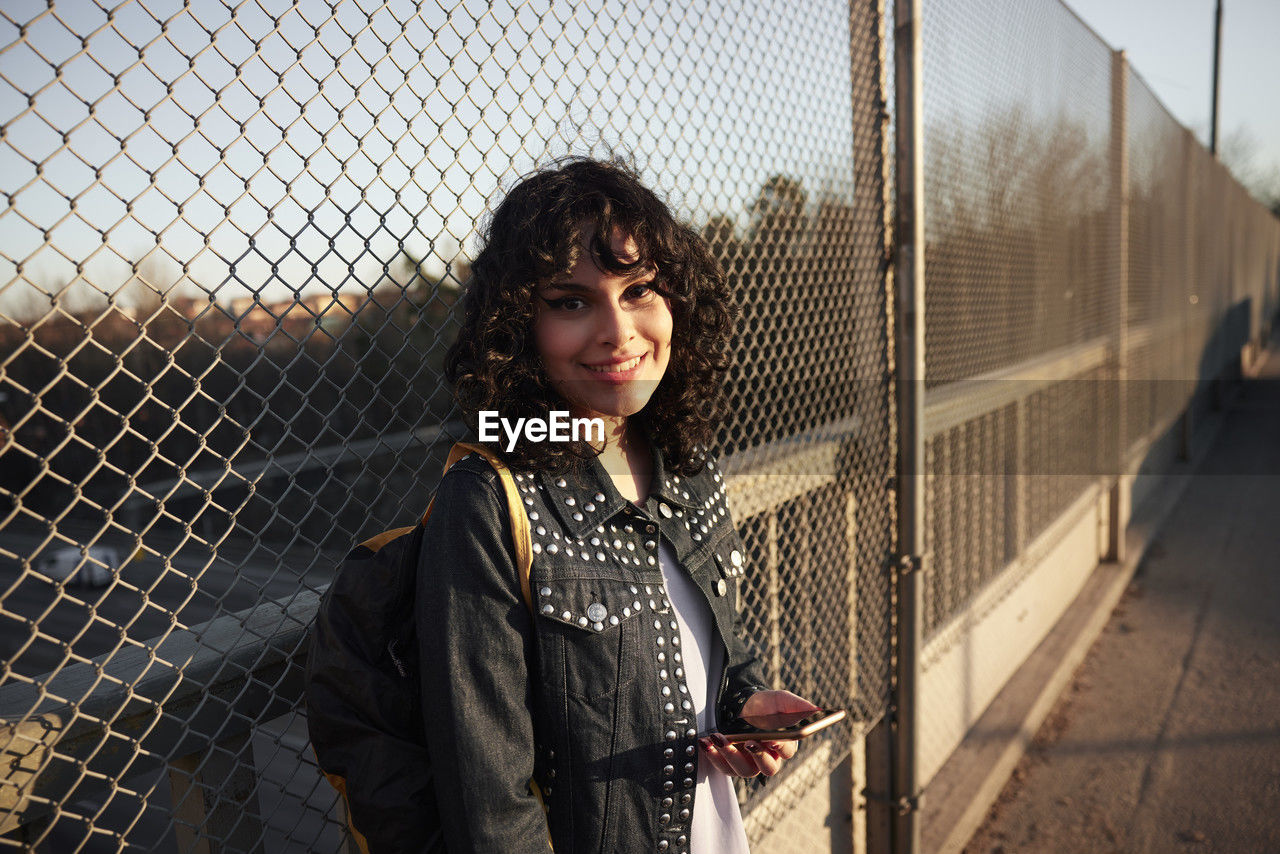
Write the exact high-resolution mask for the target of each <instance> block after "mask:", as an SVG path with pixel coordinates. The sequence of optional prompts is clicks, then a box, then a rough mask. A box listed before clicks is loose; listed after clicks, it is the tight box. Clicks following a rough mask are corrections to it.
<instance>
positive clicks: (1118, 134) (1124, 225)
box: [1101, 50, 1129, 563]
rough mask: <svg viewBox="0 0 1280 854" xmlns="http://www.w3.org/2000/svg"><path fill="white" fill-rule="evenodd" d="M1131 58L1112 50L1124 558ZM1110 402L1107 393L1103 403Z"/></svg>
mask: <svg viewBox="0 0 1280 854" xmlns="http://www.w3.org/2000/svg"><path fill="white" fill-rule="evenodd" d="M1128 101H1129V60H1128V57H1126V56H1125V52H1124V51H1123V50H1117V51H1112V53H1111V153H1110V154H1111V156H1110V161H1111V208H1112V212H1113V215H1112V223H1111V233H1112V237H1113V238H1114V239H1115V241H1116V253H1115V258H1114V259H1113V263H1114V264H1115V269H1114V270H1113V271H1112V282H1111V290H1112V294H1111V299H1112V301H1113V305H1114V309H1115V310H1114V312H1113V317H1114V320H1113V321H1112V323H1113V329H1112V339H1113V347H1114V350H1115V352H1114V363H1113V364H1114V371H1113V377H1114V384H1115V387H1114V407H1113V409H1112V416H1113V417H1114V418H1115V430H1114V431H1112V436H1113V441H1114V451H1113V452H1112V453H1111V454H1109V456H1110V457H1111V459H1110V460H1108V462H1109V463H1110V464H1112V465H1113V466H1114V467H1115V468H1114V471H1111V472H1108V474H1109V475H1110V476H1111V487H1110V490H1109V495H1108V499H1107V516H1108V519H1107V522H1108V525H1107V528H1108V530H1107V549H1106V555H1105V559H1106V560H1109V561H1115V562H1117V563H1118V562H1121V561H1123V560H1124V557H1125V554H1124V544H1125V536H1124V534H1125V527H1126V525H1127V524H1128V519H1127V516H1128V514H1127V513H1126V512H1125V508H1124V504H1125V496H1124V487H1123V484H1124V470H1125V457H1126V456H1127V454H1126V451H1127V450H1128V445H1129V442H1128V392H1127V388H1126V387H1127V385H1128V379H1129V354H1128V349H1129V337H1128V336H1129V103H1128ZM1101 403H1102V405H1103V406H1106V404H1107V400H1106V396H1105V395H1104V396H1103V399H1102V401H1101Z"/></svg>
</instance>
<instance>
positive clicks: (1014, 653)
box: [920, 0, 1280, 780]
mask: <svg viewBox="0 0 1280 854" xmlns="http://www.w3.org/2000/svg"><path fill="white" fill-rule="evenodd" d="M923 51H924V54H923V63H924V78H923V88H924V108H923V113H924V115H923V127H924V164H925V205H926V215H925V216H926V219H925V221H926V231H927V234H926V237H927V245H926V247H925V250H924V251H925V256H926V263H925V277H926V293H925V300H926V310H925V336H926V357H925V362H926V366H925V372H926V383H927V388H928V392H927V394H926V403H925V413H924V421H925V434H926V437H927V438H926V451H925V453H926V459H925V461H924V463H923V470H924V472H925V473H926V482H927V486H926V489H927V498H926V502H925V514H926V522H925V524H926V531H927V534H926V540H927V551H928V554H929V556H930V558H931V562H930V564H929V568H930V571H929V572H928V573H926V575H925V595H924V614H923V617H922V621H923V625H924V633H925V641H926V650H925V653H924V655H923V662H922V666H923V668H924V670H925V671H927V675H926V676H925V682H926V683H927V684H926V687H925V689H924V692H925V696H926V697H927V698H928V699H929V700H930V701H932V704H931V705H930V707H929V708H926V709H925V710H924V711H923V712H922V720H921V721H920V730H921V746H920V751H921V754H922V755H923V756H924V758H923V759H922V767H923V769H924V770H923V771H922V772H921V773H922V777H923V778H924V779H926V780H927V779H928V778H929V777H930V776H931V775H932V773H933V772H934V771H935V770H936V769H937V768H938V767H939V765H940V764H941V762H942V761H943V760H944V759H945V758H946V756H947V755H948V754H949V753H950V752H951V750H952V749H953V748H954V746H955V744H956V743H957V742H958V741H959V739H960V738H961V737H963V735H964V733H965V731H966V730H967V729H968V728H969V726H970V725H971V724H973V722H974V721H975V720H976V719H977V717H978V715H979V714H981V712H982V710H983V709H984V708H985V707H986V705H987V703H988V702H989V700H990V699H991V697H992V696H994V693H995V692H996V691H998V689H999V687H1000V685H1002V684H1003V682H1004V680H1005V679H1006V678H1007V677H1008V676H1009V675H1010V673H1011V672H1012V669H1014V668H1016V667H1017V666H1018V664H1019V663H1021V661H1022V659H1023V658H1024V657H1025V655H1026V654H1027V653H1028V652H1030V651H1031V650H1032V649H1033V648H1034V647H1035V645H1036V644H1037V643H1038V642H1039V640H1040V639H1041V637H1043V633H1044V632H1045V631H1046V630H1047V628H1048V626H1050V625H1052V622H1053V620H1056V619H1057V615H1059V614H1060V613H1061V611H1062V609H1063V608H1065V606H1066V605H1067V603H1068V602H1069V601H1070V598H1071V596H1073V595H1074V589H1075V588H1069V587H1067V586H1066V585H1063V586H1062V587H1061V588H1055V591H1056V592H1057V593H1058V594H1059V595H1061V594H1064V593H1065V598H1061V601H1054V602H1052V603H1050V604H1047V605H1046V604H1044V603H1042V602H1041V603H1037V602H1035V601H1034V600H1033V599H1032V598H1028V599H1026V600H1019V602H1020V604H1019V605H1017V606H1016V607H1014V608H1013V609H1012V610H1011V611H1010V613H1008V614H1002V615H998V618H997V619H994V620H992V621H991V623H992V625H999V626H1003V628H1000V629H992V630H991V633H992V634H991V635H990V636H989V637H984V638H982V639H979V635H980V630H979V628H978V627H979V626H980V625H981V624H982V623H983V622H984V621H988V619H989V617H991V616H992V615H993V614H995V612H997V611H999V609H1001V608H1002V607H1007V606H1006V605H1005V603H1006V601H1007V600H1009V598H1010V597H1011V596H1012V595H1013V594H1014V591H1015V590H1016V589H1017V588H1018V587H1019V585H1021V584H1023V582H1024V581H1025V579H1026V577H1027V576H1028V575H1029V574H1030V573H1032V572H1034V571H1035V570H1037V569H1038V568H1041V567H1042V566H1044V565H1045V564H1043V563H1042V562H1041V560H1042V559H1043V558H1044V556H1045V555H1047V554H1049V553H1051V552H1053V550H1054V549H1055V548H1056V547H1057V545H1058V542H1059V541H1061V540H1063V539H1064V538H1065V537H1066V536H1067V535H1068V533H1071V532H1074V533H1073V536H1076V537H1077V550H1078V551H1079V549H1083V550H1085V551H1086V552H1088V553H1087V554H1083V556H1082V557H1083V559H1084V560H1085V561H1087V565H1088V566H1089V567H1092V565H1093V562H1094V561H1095V560H1096V559H1097V558H1099V557H1101V556H1103V555H1104V554H1105V552H1106V543H1105V542H1100V540H1102V541H1105V540H1106V538H1107V537H1108V536H1111V537H1115V536H1119V535H1117V534H1115V533H1113V532H1108V531H1107V529H1106V527H1107V524H1108V521H1107V520H1105V519H1104V520H1102V521H1098V522H1095V521H1094V520H1093V519H1092V517H1091V516H1090V514H1092V513H1094V512H1095V509H1096V508H1097V507H1099V506H1102V505H1104V504H1105V503H1106V501H1107V500H1108V498H1107V490H1108V489H1111V488H1113V487H1114V486H1115V485H1116V484H1117V482H1118V481H1119V480H1120V479H1121V478H1122V477H1123V476H1125V475H1128V474H1131V473H1133V472H1135V471H1136V470H1138V469H1139V467H1143V469H1142V470H1144V471H1147V470H1150V471H1153V472H1156V473H1159V472H1160V471H1162V470H1164V468H1165V466H1166V465H1167V463H1166V461H1165V460H1164V459H1148V457H1149V456H1150V455H1151V454H1152V453H1154V452H1153V450H1152V449H1153V445H1154V443H1156V441H1157V440H1159V439H1160V438H1161V437H1162V436H1164V437H1167V436H1169V435H1170V434H1171V432H1172V434H1174V435H1175V442H1174V443H1175V444H1180V445H1181V446H1182V450H1183V452H1184V453H1186V450H1187V445H1188V444H1189V443H1191V442H1192V441H1193V440H1194V436H1195V432H1194V428H1195V424H1196V422H1197V421H1199V420H1200V416H1201V415H1202V414H1203V412H1204V411H1205V410H1206V409H1208V408H1209V407H1212V406H1213V405H1215V402H1216V403H1220V402H1221V401H1220V400H1217V401H1215V394H1216V392H1218V391H1219V390H1220V387H1219V383H1218V380H1219V379H1221V378H1229V377H1230V376H1231V374H1232V370H1233V369H1234V370H1236V372H1237V374H1238V366H1239V359H1240V354H1241V351H1242V349H1243V348H1246V347H1248V346H1250V345H1251V344H1252V345H1256V344H1257V343H1258V342H1259V341H1260V340H1261V339H1262V336H1263V332H1264V328H1265V327H1266V326H1267V324H1268V323H1269V322H1270V320H1271V319H1272V318H1273V317H1274V316H1275V313H1276V309H1277V303H1276V297H1277V293H1280V254H1278V253H1280V221H1277V219H1276V218H1275V217H1274V216H1273V215H1272V214H1271V213H1270V212H1269V211H1267V210H1266V209H1265V208H1264V207H1263V206H1262V205H1261V204H1259V203H1258V202H1256V201H1255V200H1253V199H1252V198H1250V197H1249V195H1248V193H1247V192H1246V191H1245V190H1244V189H1243V188H1242V187H1241V186H1240V185H1239V184H1238V183H1236V182H1235V181H1234V180H1233V179H1232V178H1231V177H1230V175H1229V174H1228V173H1227V172H1226V170H1225V169H1224V168H1223V167H1222V166H1221V165H1220V164H1219V163H1217V162H1216V161H1215V160H1214V158H1213V157H1212V156H1211V155H1210V154H1209V153H1208V152H1207V151H1206V150H1205V149H1204V148H1203V147H1202V146H1200V145H1199V144H1198V143H1197V142H1196V141H1195V139H1194V137H1193V136H1192V134H1191V133H1190V132H1189V131H1187V130H1185V129H1184V128H1182V127H1181V126H1180V125H1179V124H1178V123H1177V122H1176V121H1174V120H1173V119H1172V118H1171V117H1170V115H1169V114H1168V112H1167V111H1166V110H1165V109H1164V108H1163V106H1161V105H1160V104H1159V102H1158V101H1157V100H1156V99H1155V97H1154V96H1153V95H1152V94H1151V92H1150V90H1149V89H1148V88H1147V87H1146V85H1145V84H1144V83H1143V82H1142V80H1141V79H1140V78H1139V77H1138V76H1137V75H1136V74H1135V73H1134V72H1133V71H1132V70H1131V69H1130V68H1129V67H1128V64H1127V62H1126V61H1125V59H1124V58H1123V55H1122V54H1119V53H1116V52H1114V51H1112V50H1111V49H1110V48H1109V47H1108V46H1107V45H1106V44H1105V43H1103V42H1102V41H1101V39H1099V38H1098V37H1097V36H1096V35H1095V34H1094V33H1093V32H1092V31H1091V30H1089V28H1088V27H1086V26H1085V25H1084V24H1083V23H1081V21H1080V20H1079V19H1078V18H1077V17H1076V16H1075V15H1074V14H1073V13H1072V12H1071V11H1070V9H1069V8H1067V6H1065V5H1063V4H1062V3H1060V2H1057V0H1036V2H1011V0H947V2H929V1H928V0H926V2H925V3H924V10H923ZM1179 432H1181V434H1182V435H1181V436H1177V435H1176V434H1178V433H1179ZM1110 500H1111V501H1116V500H1118V499H1117V498H1116V496H1114V495H1113V496H1112V497H1111V499H1110ZM1119 518H1120V523H1121V524H1123V521H1124V520H1123V517H1119ZM1072 520H1077V521H1076V523H1075V524H1072ZM1089 524H1092V525H1093V528H1094V529H1097V531H1098V532H1099V533H1094V531H1093V530H1086V527H1085V526H1087V525H1089ZM1081 532H1083V536H1081V535H1080V534H1081ZM1077 562H1078V561H1077ZM1047 571H1048V572H1051V573H1053V572H1057V573H1059V574H1065V570H1064V569H1063V568H1062V567H1061V566H1059V567H1058V568H1057V569H1050V570H1047ZM1072 571H1073V572H1074V570H1072ZM1077 575H1078V578H1083V577H1084V576H1083V575H1079V574H1077ZM1053 583H1058V584H1061V582H1048V581H1046V582H1043V585H1044V586H1042V587H1041V588H1038V589H1041V590H1047V589H1049V588H1050V587H1051V586H1052V584H1053ZM1034 595H1035V594H1027V596H1028V597H1033V596H1034ZM1029 613H1030V614H1031V618H1030V619H1025V618H1027V617H1028V614H1029ZM1024 619H1025V622H1024ZM1002 620H1003V621H1004V622H1001V621H1002Z"/></svg>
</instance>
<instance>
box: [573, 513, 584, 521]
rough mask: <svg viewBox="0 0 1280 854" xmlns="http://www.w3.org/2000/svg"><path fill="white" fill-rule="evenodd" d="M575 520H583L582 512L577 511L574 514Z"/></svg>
mask: <svg viewBox="0 0 1280 854" xmlns="http://www.w3.org/2000/svg"><path fill="white" fill-rule="evenodd" d="M573 521H575V522H581V521H582V514H581V513H576V512H575V513H574V514H573Z"/></svg>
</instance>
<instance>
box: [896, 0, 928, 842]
mask: <svg viewBox="0 0 1280 854" xmlns="http://www.w3.org/2000/svg"><path fill="white" fill-rule="evenodd" d="M920 7H921V0H894V7H893V8H894V45H893V52H894V72H895V75H896V78H895V91H894V98H895V101H896V114H897V136H896V138H895V146H896V150H895V154H896V173H897V228H896V231H895V241H896V246H897V252H896V262H897V270H896V274H895V281H896V283H897V287H896V289H895V293H896V306H895V312H894V313H895V318H894V320H895V324H894V328H895V336H896V345H897V346H896V355H897V372H898V383H897V406H898V410H897V425H898V495H897V504H898V550H899V560H898V562H897V572H896V581H897V589H898V600H897V613H896V617H897V632H896V639H897V666H896V669H895V675H896V678H897V684H896V686H895V691H894V702H893V706H894V709H895V714H894V722H895V726H896V731H895V734H894V746H893V797H894V800H895V802H896V804H897V813H896V815H895V817H894V821H893V850H894V851H895V852H915V851H919V850H920V784H919V780H918V778H917V775H918V766H919V749H918V741H919V735H918V727H917V715H918V710H917V707H916V690H917V683H918V682H919V675H920V648H921V613H922V610H923V607H922V606H923V589H922V584H921V581H922V580H921V578H920V574H921V572H922V570H923V568H924V567H923V561H924V546H925V543H924V487H925V484H924V477H925V473H924V470H923V463H924V425H923V423H922V422H923V417H924V378H925V352H924V319H925V318H924V310H925V301H924V288H925V279H924V263H925V257H924V256H925V239H924V127H923V121H924V112H923V89H922V82H923V81H922V77H923V64H922V55H921V38H920Z"/></svg>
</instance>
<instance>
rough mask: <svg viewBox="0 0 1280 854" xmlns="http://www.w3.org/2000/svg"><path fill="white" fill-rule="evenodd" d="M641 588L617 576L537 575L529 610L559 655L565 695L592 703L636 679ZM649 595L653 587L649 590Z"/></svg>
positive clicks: (645, 600)
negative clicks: (532, 605) (534, 613)
mask: <svg viewBox="0 0 1280 854" xmlns="http://www.w3.org/2000/svg"><path fill="white" fill-rule="evenodd" d="M645 589H646V588H645V586H644V585H643V584H639V583H635V582H632V581H628V580H626V579H624V578H621V577H618V576H610V575H603V574H583V573H582V572H581V570H575V569H568V570H566V569H561V570H560V571H558V572H557V571H556V570H555V569H554V568H547V569H544V571H543V572H540V573H538V577H537V579H536V583H535V584H534V590H533V595H534V609H535V610H536V611H537V613H538V616H539V620H538V622H539V631H540V632H541V633H543V634H544V635H548V636H549V637H548V640H550V639H552V638H554V642H553V643H549V644H547V645H546V647H547V648H548V649H551V648H557V647H558V651H559V655H558V656H557V657H558V658H559V662H558V663H557V664H558V669H559V670H560V671H561V672H560V674H559V675H560V676H561V677H562V679H563V684H564V686H565V691H566V692H567V693H569V694H572V695H575V696H578V697H587V698H596V697H600V696H601V695H603V694H607V693H611V692H613V691H616V690H617V689H618V688H619V687H621V686H622V685H625V684H626V683H628V682H630V681H631V680H632V679H634V678H635V676H636V666H637V660H636V657H637V655H638V652H639V632H640V617H641V614H642V612H643V611H644V610H646V609H648V608H649V600H650V599H651V598H653V599H655V603H654V604H655V605H658V606H659V607H661V603H659V602H658V601H656V599H660V598H661V597H660V596H659V597H656V598H655V597H653V596H650V595H648V594H646V593H645ZM649 589H650V590H652V589H653V588H652V586H651V587H650V588H649Z"/></svg>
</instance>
